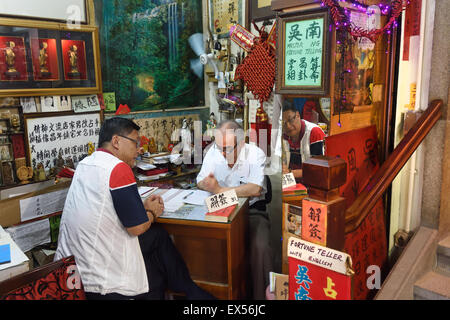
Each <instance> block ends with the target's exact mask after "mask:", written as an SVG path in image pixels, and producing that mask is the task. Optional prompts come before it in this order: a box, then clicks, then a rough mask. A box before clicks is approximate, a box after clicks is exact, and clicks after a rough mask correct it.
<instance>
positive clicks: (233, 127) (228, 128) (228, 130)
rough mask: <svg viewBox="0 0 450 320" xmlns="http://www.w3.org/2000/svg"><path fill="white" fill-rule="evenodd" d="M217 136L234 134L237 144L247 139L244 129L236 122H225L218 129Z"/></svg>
mask: <svg viewBox="0 0 450 320" xmlns="http://www.w3.org/2000/svg"><path fill="white" fill-rule="evenodd" d="M216 130H217V131H216V135H219V136H220V135H222V136H224V135H225V134H233V135H234V136H236V139H237V143H240V142H241V141H242V140H244V138H245V134H244V129H242V127H241V125H240V124H239V123H237V122H236V121H235V120H224V121H222V122H221V123H219V125H218V126H217V128H216Z"/></svg>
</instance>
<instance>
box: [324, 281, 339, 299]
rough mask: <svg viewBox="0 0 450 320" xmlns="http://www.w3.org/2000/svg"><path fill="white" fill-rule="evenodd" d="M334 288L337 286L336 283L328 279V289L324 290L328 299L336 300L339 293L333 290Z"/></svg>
mask: <svg viewBox="0 0 450 320" xmlns="http://www.w3.org/2000/svg"><path fill="white" fill-rule="evenodd" d="M334 286H335V283H333V280H332V279H331V278H330V277H327V287H326V288H323V292H325V295H326V296H327V297H330V298H332V299H335V300H336V296H337V292H336V290H333V287H334Z"/></svg>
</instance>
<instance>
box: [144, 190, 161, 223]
mask: <svg viewBox="0 0 450 320" xmlns="http://www.w3.org/2000/svg"><path fill="white" fill-rule="evenodd" d="M144 207H145V210H147V211H151V212H153V214H154V216H155V218H158V217H159V216H160V215H161V214H162V213H163V212H164V201H163V199H162V198H161V196H158V195H151V196H150V197H148V198H147V199H145V201H144Z"/></svg>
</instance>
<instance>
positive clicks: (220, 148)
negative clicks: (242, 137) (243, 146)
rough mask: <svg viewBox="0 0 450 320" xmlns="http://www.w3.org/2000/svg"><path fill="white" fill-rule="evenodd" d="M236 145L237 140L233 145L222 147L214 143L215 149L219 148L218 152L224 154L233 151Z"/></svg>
mask: <svg viewBox="0 0 450 320" xmlns="http://www.w3.org/2000/svg"><path fill="white" fill-rule="evenodd" d="M236 146H237V142H236V143H235V144H234V146H229V147H225V148H222V147H220V146H219V145H218V144H217V143H216V147H217V149H219V151H220V152H222V153H225V154H230V153H232V152H233V151H234V149H236Z"/></svg>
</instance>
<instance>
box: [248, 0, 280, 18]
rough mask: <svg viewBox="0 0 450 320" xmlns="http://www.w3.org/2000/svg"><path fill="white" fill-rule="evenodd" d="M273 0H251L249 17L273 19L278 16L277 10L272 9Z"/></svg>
mask: <svg viewBox="0 0 450 320" xmlns="http://www.w3.org/2000/svg"><path fill="white" fill-rule="evenodd" d="M271 3H272V1H271V0H249V6H250V8H249V19H248V21H249V22H250V23H251V22H252V21H255V22H256V21H261V20H267V19H273V18H275V16H276V12H275V11H272V6H271Z"/></svg>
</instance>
